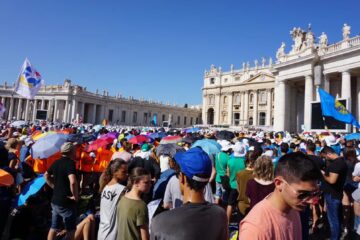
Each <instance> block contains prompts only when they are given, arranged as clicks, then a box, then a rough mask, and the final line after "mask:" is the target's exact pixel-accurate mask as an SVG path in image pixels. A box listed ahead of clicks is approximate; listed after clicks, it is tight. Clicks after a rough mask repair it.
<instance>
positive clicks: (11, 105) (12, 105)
mask: <svg viewBox="0 0 360 240" xmlns="http://www.w3.org/2000/svg"><path fill="white" fill-rule="evenodd" d="M13 111H14V97H13V96H11V99H10V108H9V115H8V116H9V117H8V120H11V119H12V117H13Z"/></svg>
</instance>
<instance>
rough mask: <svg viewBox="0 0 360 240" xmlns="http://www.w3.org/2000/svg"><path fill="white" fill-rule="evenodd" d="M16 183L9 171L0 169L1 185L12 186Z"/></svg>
mask: <svg viewBox="0 0 360 240" xmlns="http://www.w3.org/2000/svg"><path fill="white" fill-rule="evenodd" d="M13 184H14V178H13V176H12V175H11V174H10V173H8V172H7V171H5V170H3V169H0V186H1V187H3V186H5V187H10V186H11V185H13Z"/></svg>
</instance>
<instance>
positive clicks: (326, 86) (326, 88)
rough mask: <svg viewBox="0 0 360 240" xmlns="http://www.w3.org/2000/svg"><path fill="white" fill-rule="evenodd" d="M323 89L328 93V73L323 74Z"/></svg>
mask: <svg viewBox="0 0 360 240" xmlns="http://www.w3.org/2000/svg"><path fill="white" fill-rule="evenodd" d="M324 90H325V91H326V92H328V93H330V76H329V74H324Z"/></svg>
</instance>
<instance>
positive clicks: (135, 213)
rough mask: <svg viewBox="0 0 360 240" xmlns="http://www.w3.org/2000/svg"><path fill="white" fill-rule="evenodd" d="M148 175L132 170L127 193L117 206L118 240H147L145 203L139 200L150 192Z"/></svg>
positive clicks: (144, 172)
mask: <svg viewBox="0 0 360 240" xmlns="http://www.w3.org/2000/svg"><path fill="white" fill-rule="evenodd" d="M150 186H151V178H150V173H149V172H148V171H147V170H145V169H144V168H140V167H136V168H134V169H132V171H131V174H130V176H129V179H128V186H127V188H128V189H130V191H129V192H127V193H125V195H124V196H123V197H122V198H121V199H120V201H119V204H118V206H117V222H118V224H117V237H116V239H118V240H138V239H141V240H147V239H149V226H148V223H149V216H148V209H147V206H146V203H145V202H144V201H143V200H142V199H141V195H142V194H143V193H147V192H149V190H150Z"/></svg>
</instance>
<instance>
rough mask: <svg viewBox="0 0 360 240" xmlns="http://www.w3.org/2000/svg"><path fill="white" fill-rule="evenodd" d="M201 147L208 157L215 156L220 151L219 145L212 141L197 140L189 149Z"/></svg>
mask: <svg viewBox="0 0 360 240" xmlns="http://www.w3.org/2000/svg"><path fill="white" fill-rule="evenodd" d="M194 147H201V148H202V150H204V152H206V153H207V154H208V155H209V156H210V155H216V154H218V153H219V152H220V150H221V145H220V144H219V143H217V142H216V141H215V140H212V139H201V140H197V141H196V142H195V143H194V144H193V145H192V146H191V148H194Z"/></svg>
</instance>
